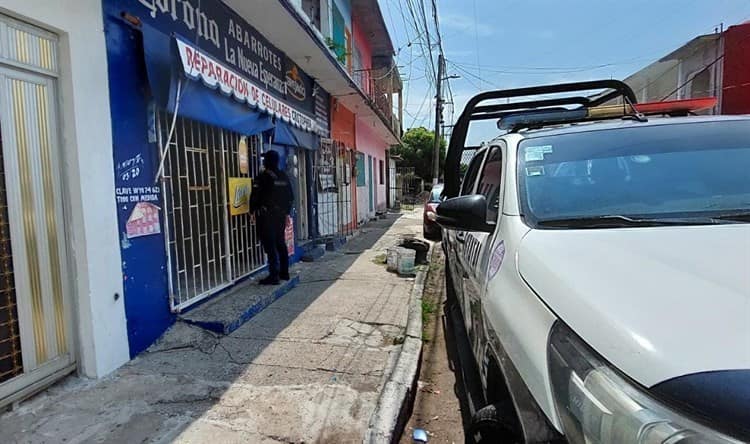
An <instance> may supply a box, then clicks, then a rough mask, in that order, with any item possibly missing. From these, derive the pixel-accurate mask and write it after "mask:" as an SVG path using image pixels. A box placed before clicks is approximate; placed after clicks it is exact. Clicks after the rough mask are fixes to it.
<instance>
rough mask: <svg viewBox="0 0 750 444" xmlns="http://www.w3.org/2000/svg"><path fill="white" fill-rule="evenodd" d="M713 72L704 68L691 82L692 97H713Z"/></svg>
mask: <svg viewBox="0 0 750 444" xmlns="http://www.w3.org/2000/svg"><path fill="white" fill-rule="evenodd" d="M712 92H713V91H712V90H711V71H710V70H709V69H708V68H704V69H702V70H701V71H699V72H698V73H697V74H695V75H694V76H693V78H692V79H691V80H690V97H692V98H697V97H708V96H710V95H712Z"/></svg>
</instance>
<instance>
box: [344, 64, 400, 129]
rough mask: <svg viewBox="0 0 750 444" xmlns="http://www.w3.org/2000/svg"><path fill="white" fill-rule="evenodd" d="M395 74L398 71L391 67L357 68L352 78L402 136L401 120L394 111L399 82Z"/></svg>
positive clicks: (384, 118) (385, 119)
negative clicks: (394, 100)
mask: <svg viewBox="0 0 750 444" xmlns="http://www.w3.org/2000/svg"><path fill="white" fill-rule="evenodd" d="M394 75H397V71H395V70H393V69H391V68H387V69H383V68H380V69H372V70H356V71H354V72H353V73H352V79H354V83H356V84H357V86H359V88H360V89H361V90H362V92H363V93H365V96H367V98H368V99H369V100H370V103H371V104H372V106H373V107H374V108H375V110H376V111H377V112H378V113H379V114H380V115H381V116H382V118H383V120H384V121H386V122H388V123H389V124H390V126H391V130H392V131H393V132H394V133H395V134H396V135H398V136H399V137H401V122H399V120H398V117H397V116H396V115H394V112H393V110H394V106H393V95H394V94H395V93H396V92H397V91H396V85H397V84H398V83H396V82H397V80H396V79H395V78H394Z"/></svg>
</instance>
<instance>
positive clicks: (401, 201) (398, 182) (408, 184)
mask: <svg viewBox="0 0 750 444" xmlns="http://www.w3.org/2000/svg"><path fill="white" fill-rule="evenodd" d="M390 176H391V178H392V179H391V180H390V182H389V184H388V188H389V190H388V192H389V193H390V195H391V196H392V198H393V199H394V202H393V206H394V207H395V208H403V209H406V210H413V209H414V207H415V205H421V203H422V191H423V190H424V180H422V178H421V177H419V176H417V174H416V172H415V170H414V167H393V166H392V167H391V168H390Z"/></svg>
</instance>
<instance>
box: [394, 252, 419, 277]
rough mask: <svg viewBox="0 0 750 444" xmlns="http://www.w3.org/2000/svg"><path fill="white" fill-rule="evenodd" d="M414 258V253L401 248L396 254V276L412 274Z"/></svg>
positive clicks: (415, 255)
mask: <svg viewBox="0 0 750 444" xmlns="http://www.w3.org/2000/svg"><path fill="white" fill-rule="evenodd" d="M416 257H417V252H416V251H414V250H409V249H407V248H401V251H399V254H398V274H414V260H415V259H416Z"/></svg>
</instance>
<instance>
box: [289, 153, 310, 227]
mask: <svg viewBox="0 0 750 444" xmlns="http://www.w3.org/2000/svg"><path fill="white" fill-rule="evenodd" d="M293 159H294V160H293V161H292V165H291V169H292V173H293V175H294V177H296V178H297V195H296V196H295V197H296V199H295V204H296V205H297V239H299V240H305V239H307V238H308V237H309V228H308V225H307V223H308V222H307V203H308V199H307V160H306V158H305V152H304V151H302V150H300V151H299V152H298V153H296V154H294V157H293Z"/></svg>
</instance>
